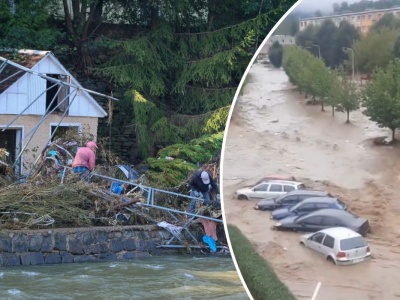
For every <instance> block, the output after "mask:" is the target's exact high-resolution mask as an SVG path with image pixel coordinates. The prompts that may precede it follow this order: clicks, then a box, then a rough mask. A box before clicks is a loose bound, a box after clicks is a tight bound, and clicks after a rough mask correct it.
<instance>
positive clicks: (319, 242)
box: [300, 227, 371, 265]
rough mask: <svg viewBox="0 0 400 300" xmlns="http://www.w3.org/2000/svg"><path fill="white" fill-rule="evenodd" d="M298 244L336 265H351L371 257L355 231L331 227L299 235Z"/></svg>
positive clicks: (367, 248)
mask: <svg viewBox="0 0 400 300" xmlns="http://www.w3.org/2000/svg"><path fill="white" fill-rule="evenodd" d="M300 244H301V245H304V246H305V247H307V248H310V249H312V250H314V251H316V252H318V253H319V254H321V255H322V256H323V257H325V259H327V260H328V261H331V262H332V263H334V264H337V265H351V264H356V263H360V262H363V261H366V260H368V259H370V258H371V252H370V248H369V246H368V244H367V242H366V241H365V239H364V238H363V237H362V236H361V235H360V234H358V233H357V232H355V231H353V230H351V229H348V228H345V227H333V228H328V229H323V230H320V231H318V232H316V233H311V234H306V235H303V236H301V238H300Z"/></svg>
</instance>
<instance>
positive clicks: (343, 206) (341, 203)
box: [336, 199, 347, 209]
mask: <svg viewBox="0 0 400 300" xmlns="http://www.w3.org/2000/svg"><path fill="white" fill-rule="evenodd" d="M336 200H337V204H338V205H339V206H341V207H342V208H343V209H345V208H346V206H347V205H346V204H344V203H343V202H342V201H340V200H339V199H336Z"/></svg>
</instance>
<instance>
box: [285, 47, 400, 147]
mask: <svg viewBox="0 0 400 300" xmlns="http://www.w3.org/2000/svg"><path fill="white" fill-rule="evenodd" d="M282 66H283V68H284V70H285V72H286V74H287V75H288V77H289V80H290V82H291V83H293V84H294V85H296V86H297V87H298V89H299V91H300V92H304V93H305V94H306V97H307V95H310V96H311V97H312V99H313V100H314V101H315V100H316V99H317V98H318V100H319V101H320V102H321V105H322V110H324V105H325V104H327V105H330V106H331V107H332V115H334V113H335V110H337V111H342V112H346V113H347V121H346V122H350V112H351V111H354V110H357V109H358V108H360V107H361V108H362V109H363V113H364V114H365V115H366V116H368V117H369V118H370V120H371V121H374V122H376V123H377V124H378V125H379V126H381V127H387V128H389V129H390V130H391V131H392V140H393V141H394V140H395V132H396V129H398V128H400V59H398V58H395V59H393V60H391V61H390V62H389V63H388V64H387V65H386V67H384V68H376V69H375V70H374V71H373V73H372V79H371V81H370V82H369V84H368V85H367V86H366V87H365V88H364V89H362V90H361V89H360V87H357V85H356V83H355V82H353V81H352V80H351V79H350V77H349V76H348V74H347V72H346V71H345V70H344V69H343V68H342V67H339V68H337V69H335V70H331V69H329V68H327V67H326V66H325V64H324V63H323V61H322V60H321V59H319V58H317V57H315V56H314V55H312V54H311V53H310V52H308V51H307V50H306V49H303V48H301V47H298V46H292V47H287V48H285V49H284V54H283V61H282Z"/></svg>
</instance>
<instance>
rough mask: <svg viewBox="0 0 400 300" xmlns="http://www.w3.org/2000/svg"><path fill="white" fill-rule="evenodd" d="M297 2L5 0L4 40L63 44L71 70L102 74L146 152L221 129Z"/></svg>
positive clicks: (140, 153)
mask: <svg viewBox="0 0 400 300" xmlns="http://www.w3.org/2000/svg"><path fill="white" fill-rule="evenodd" d="M295 2H296V1H295V0H273V1H260V0H250V1H244V0H243V1H237V0H227V1H218V0H206V1H197V0H172V1H141V0H137V1H127V0H90V1H85V0H69V1H67V0H38V1H31V0H10V1H0V47H6V48H15V49H43V50H50V51H53V52H55V53H60V52H63V56H66V57H67V58H68V62H69V63H70V64H72V66H70V65H68V68H69V69H70V70H71V71H73V72H77V73H79V74H83V75H84V76H92V77H94V78H96V79H97V78H98V77H100V78H101V80H105V81H106V83H107V86H108V89H109V90H110V92H113V94H114V96H116V97H118V98H120V99H121V101H119V102H118V103H117V104H116V107H115V109H119V111H123V112H124V113H125V114H126V115H128V117H127V118H126V120H123V121H121V123H120V124H117V123H113V128H118V129H121V128H132V127H133V128H135V137H136V138H135V139H134V140H132V141H129V142H130V143H132V145H131V146H132V148H133V149H136V150H135V151H136V152H135V153H134V154H133V156H134V157H132V159H141V158H146V157H148V156H153V155H156V153H157V150H158V149H160V148H163V147H165V146H167V145H171V144H175V143H186V142H188V141H189V140H191V139H193V138H198V137H199V136H202V135H204V134H212V133H216V132H221V131H223V130H224V128H225V123H226V120H227V116H228V112H229V108H230V104H231V102H232V99H233V97H234V94H235V91H236V89H237V86H238V84H239V82H240V80H241V78H242V75H243V73H244V71H245V70H246V67H247V65H248V63H249V62H250V60H251V57H252V56H253V54H254V52H255V51H256V49H257V46H258V45H259V43H260V41H262V40H263V39H264V37H265V36H266V34H267V33H268V32H269V30H270V29H271V28H272V27H273V25H274V24H275V23H276V22H277V21H278V20H279V19H280V17H281V16H282V15H283V14H284V13H285V12H286V11H287V10H288V9H289V8H290V7H291V6H292V5H293V4H294V3H295ZM107 26H108V27H107ZM102 28H103V29H108V28H111V34H108V35H106V34H104V33H107V32H110V31H107V30H103V31H101V29H102ZM113 29H118V30H113ZM121 31H124V34H123V35H119V36H118V35H117V34H115V33H118V32H121ZM100 32H103V34H99V33H100ZM91 50H92V52H90V51H91ZM93 50H94V51H93ZM99 51H100V52H102V54H105V55H106V57H107V59H103V60H101V59H100V57H99V55H97V56H95V57H93V56H92V55H91V53H93V52H97V53H98V52H99ZM103 56H104V55H103ZM111 121H112V120H111ZM110 128H111V127H110ZM110 130H111V129H110ZM116 134H118V132H117V133H116ZM109 136H110V140H111V138H112V136H113V135H112V134H110V135H109Z"/></svg>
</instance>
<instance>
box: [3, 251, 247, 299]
mask: <svg viewBox="0 0 400 300" xmlns="http://www.w3.org/2000/svg"><path fill="white" fill-rule="evenodd" d="M0 287H1V289H0V299H7V300H17V299H18V300H21V299H29V300H31V299H40V300H44V299H51V300H53V299H59V300H72V299H99V300H100V299H107V300H109V299H186V300H191V299H221V300H223V299H236V300H244V299H248V297H247V294H246V292H245V290H244V288H243V286H242V284H241V282H240V279H239V276H238V274H237V272H236V270H235V266H234V264H233V262H232V259H231V257H230V256H227V257H212V256H199V257H195V256H185V255H179V256H160V257H151V258H143V259H134V260H126V261H113V262H100V263H74V264H61V265H42V266H28V267H6V268H2V269H1V270H0Z"/></svg>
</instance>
